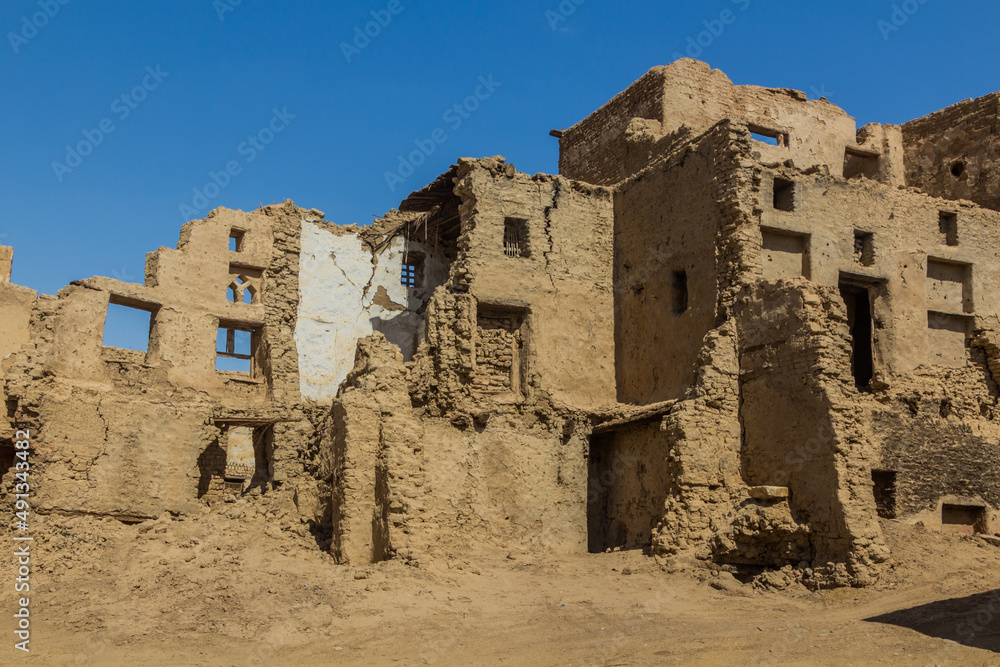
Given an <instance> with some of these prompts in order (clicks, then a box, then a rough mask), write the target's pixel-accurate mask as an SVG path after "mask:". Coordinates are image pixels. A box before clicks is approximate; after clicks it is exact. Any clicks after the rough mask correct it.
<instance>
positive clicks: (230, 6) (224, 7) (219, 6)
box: [212, 0, 243, 21]
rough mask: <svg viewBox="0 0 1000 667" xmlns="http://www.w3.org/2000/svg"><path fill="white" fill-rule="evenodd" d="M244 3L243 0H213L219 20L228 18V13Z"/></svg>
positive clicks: (213, 6)
mask: <svg viewBox="0 0 1000 667" xmlns="http://www.w3.org/2000/svg"><path fill="white" fill-rule="evenodd" d="M242 4H243V0H212V9H214V10H215V14H216V16H218V17H219V21H225V20H226V14H228V13H229V12H234V11H236V8H237V7H239V6H240V5H242Z"/></svg>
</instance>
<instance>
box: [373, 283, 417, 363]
mask: <svg viewBox="0 0 1000 667" xmlns="http://www.w3.org/2000/svg"><path fill="white" fill-rule="evenodd" d="M392 315H393V316H392V317H372V318H370V319H369V322H370V323H371V325H372V331H378V332H380V333H381V334H382V335H384V336H385V339H386V340H387V341H389V342H390V343H392V344H393V345H395V346H396V347H398V348H399V349H400V351H402V353H403V360H404V361H410V360H411V359H412V358H413V354H414V353H415V352H416V351H417V343H418V339H419V333H418V330H419V329H420V324H421V323H422V321H423V318H424V300H423V299H419V298H417V297H415V296H414V295H413V294H408V295H407V298H406V309H405V311H403V310H400V311H397V312H394V313H392Z"/></svg>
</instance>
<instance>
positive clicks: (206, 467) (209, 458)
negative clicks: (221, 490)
mask: <svg viewBox="0 0 1000 667" xmlns="http://www.w3.org/2000/svg"><path fill="white" fill-rule="evenodd" d="M220 462H221V466H222V467H225V464H226V463H225V462H226V450H224V449H223V448H222V447H221V446H220V445H219V441H218V439H216V440H213V441H212V444H211V445H209V446H208V447H206V448H205V451H203V452H202V453H201V454H200V455H199V456H198V472H199V477H198V497H199V498H201V497H202V496H204V495H205V494H206V493H208V490H209V488H210V487H211V485H212V476H213V475H219V474H221V470H220Z"/></svg>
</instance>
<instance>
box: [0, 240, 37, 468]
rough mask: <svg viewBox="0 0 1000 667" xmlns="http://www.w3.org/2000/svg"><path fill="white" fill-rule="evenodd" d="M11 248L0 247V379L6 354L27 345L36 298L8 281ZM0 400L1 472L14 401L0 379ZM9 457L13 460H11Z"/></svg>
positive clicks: (7, 449)
mask: <svg viewBox="0 0 1000 667" xmlns="http://www.w3.org/2000/svg"><path fill="white" fill-rule="evenodd" d="M13 258H14V249H13V248H10V247H8V246H0V378H3V377H4V376H5V375H6V373H7V371H6V370H5V368H6V366H7V365H8V364H9V361H8V360H7V358H8V356H9V355H11V354H13V353H14V352H16V351H17V350H19V349H20V348H21V346H23V345H24V344H26V343H27V342H28V340H29V338H30V334H31V328H30V322H31V309H32V306H33V305H34V303H35V299H36V298H37V297H38V294H37V292H35V291H34V290H31V289H28V288H27V287H22V286H20V285H15V284H13V283H11V282H10V277H11V264H12V262H13ZM0 402H2V405H4V411H3V419H0V475H3V474H4V473H5V472H6V471H7V468H9V467H10V466H9V465H6V464H7V463H8V458H9V457H12V456H13V449H12V448H11V447H8V445H10V444H11V443H9V442H8V440H9V439H10V438H11V437H12V436H13V435H14V428H15V424H14V423H13V421H12V420H13V418H14V415H13V414H12V413H13V411H14V409H15V408H14V405H13V403H11V404H8V403H7V394H6V389H5V388H4V384H3V382H2V381H0ZM11 460H12V459H11Z"/></svg>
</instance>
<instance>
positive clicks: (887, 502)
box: [872, 470, 896, 519]
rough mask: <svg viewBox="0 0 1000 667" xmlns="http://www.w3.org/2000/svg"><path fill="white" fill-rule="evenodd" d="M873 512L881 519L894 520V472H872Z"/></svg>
mask: <svg viewBox="0 0 1000 667" xmlns="http://www.w3.org/2000/svg"><path fill="white" fill-rule="evenodd" d="M872 483H873V487H872V491H873V493H874V494H875V511H876V512H877V513H878V515H879V516H880V517H882V518H883V519H895V518H896V471H895V470H872Z"/></svg>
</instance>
